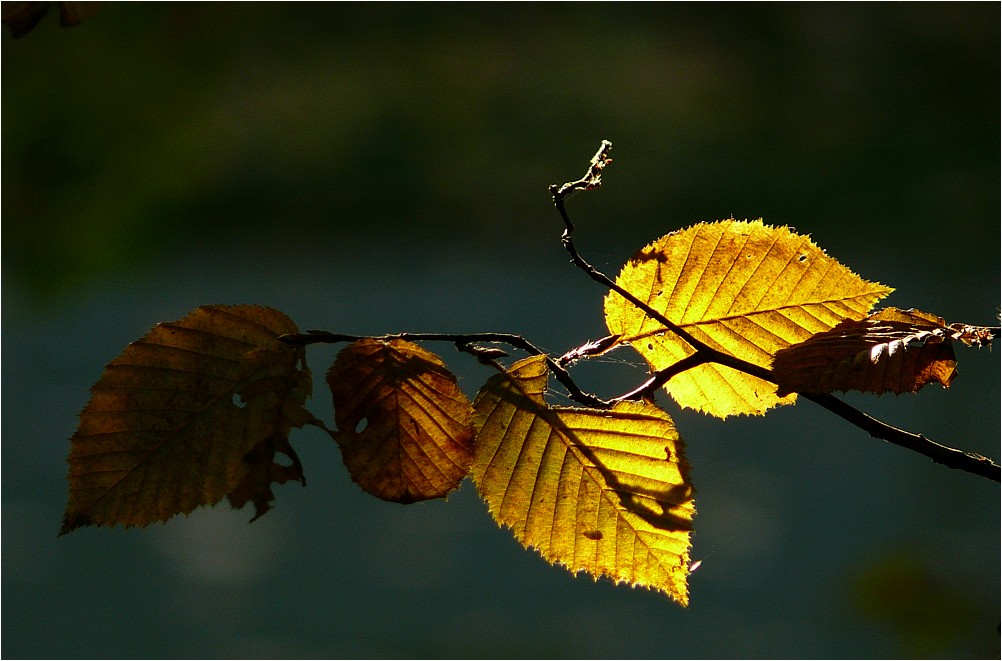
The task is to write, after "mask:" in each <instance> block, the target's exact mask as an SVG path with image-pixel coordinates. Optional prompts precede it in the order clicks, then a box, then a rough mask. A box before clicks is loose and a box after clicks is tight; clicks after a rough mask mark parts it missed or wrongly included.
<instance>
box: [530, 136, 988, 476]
mask: <svg viewBox="0 0 1002 661" xmlns="http://www.w3.org/2000/svg"><path fill="white" fill-rule="evenodd" d="M611 149H612V143H611V142H609V141H608V140H603V141H602V144H601V145H600V147H599V150H598V152H597V153H596V154H595V156H594V157H593V158H592V160H591V164H590V165H589V167H588V171H587V172H586V173H585V175H584V176H583V177H582V178H581V179H578V180H576V181H572V182H568V183H565V184H563V185H562V186H557V185H553V186H550V188H549V190H550V194H551V195H552V196H553V205H554V206H555V207H556V209H557V211H558V212H559V213H560V217H561V218H562V219H563V221H564V232H563V234H562V235H561V237H560V241H561V243H562V244H563V246H564V249H565V250H567V252H568V254H569V255H570V256H571V262H572V263H573V264H574V265H575V266H577V267H578V268H579V269H581V270H582V271H584V272H585V273H586V274H587V275H588V277H590V278H591V279H592V280H595V281H596V282H598V283H599V284H601V285H602V286H604V287H606V288H608V289H610V290H612V291H614V292H616V293H617V294H619V295H620V296H622V297H623V298H625V299H626V300H627V301H629V302H630V303H631V304H633V305H634V306H636V307H637V308H638V309H640V310H641V311H642V312H644V314H646V315H647V316H649V317H650V318H651V319H654V320H656V321H658V322H659V323H661V324H662V325H663V326H664V327H665V328H666V329H667V330H669V331H671V332H672V333H675V334H676V335H677V336H678V337H679V338H681V339H682V340H683V341H684V342H686V343H687V344H688V345H689V346H690V347H692V349H693V351H694V353H693V354H692V355H690V356H688V357H686V358H684V359H683V360H681V361H679V362H677V363H675V364H674V365H671V366H670V367H668V368H666V369H663V370H660V371H658V372H656V373H655V374H654V375H653V376H652V378H650V379H649V380H648V381H646V382H645V383H644V384H643V385H641V386H640V387H638V388H637V389H635V390H633V391H632V392H629V393H627V394H626V395H622V396H621V397H619V398H617V399H637V398H641V397H645V396H649V395H650V394H652V393H653V392H654V390H656V389H657V388H659V387H661V386H663V385H664V384H666V383H667V382H668V381H669V380H670V379H671V378H672V377H674V376H675V375H677V374H680V373H681V372H683V371H685V370H687V369H691V368H693V367H696V366H697V365H701V364H703V363H717V364H720V365H725V366H727V367H730V368H733V369H735V370H738V371H740V372H744V373H745V374H749V375H751V376H755V377H758V378H760V379H762V380H764V381H768V382H769V383H772V384H775V383H776V378H775V376H774V375H773V372H772V370H770V369H768V368H765V367H762V366H760V365H756V364H754V363H749V362H748V361H745V360H742V359H740V358H737V357H735V356H732V355H730V354H728V353H724V352H722V351H718V350H717V349H714V348H713V347H710V346H708V345H707V344H705V343H704V342H701V341H700V340H698V339H696V338H695V337H693V336H692V334H690V333H689V332H688V331H686V330H685V329H684V328H682V327H680V326H679V325H678V324H676V323H674V322H672V321H671V320H670V319H668V318H667V317H665V316H664V315H663V314H661V313H660V312H658V311H657V310H655V309H654V308H652V307H651V306H650V305H648V304H647V303H645V302H644V301H642V300H640V299H639V298H637V297H636V296H634V295H633V294H632V293H630V292H629V291H627V290H626V289H624V288H623V287H621V286H620V285H618V284H617V283H616V282H615V281H613V280H612V279H611V278H609V276H607V275H605V274H604V273H602V272H601V271H599V270H598V269H596V268H595V267H594V266H592V265H591V264H590V263H589V262H588V261H587V260H585V259H584V258H583V257H582V256H581V254H580V253H579V252H578V250H577V248H576V247H575V245H574V241H573V238H572V234H573V232H574V223H572V222H571V219H570V217H569V216H568V215H567V209H566V208H565V206H564V202H565V200H566V199H567V197H568V196H569V195H570V194H572V193H574V192H577V191H579V190H592V189H594V188H598V187H599V186H600V185H601V184H602V180H601V176H602V170H603V169H604V167H605V166H606V165H607V164H609V163H611V162H612V159H611V158H609V151H610V150H611ZM798 394H800V395H802V396H803V397H805V398H807V399H809V400H811V401H812V402H814V403H816V404H818V405H819V406H822V407H824V408H826V409H828V410H829V411H831V412H832V413H834V414H835V415H838V416H839V417H841V418H843V419H844V420H846V421H848V422H850V423H852V424H853V425H855V426H856V427H859V428H860V429H862V430H863V431H865V432H867V433H868V434H870V436H872V437H874V438H879V439H881V440H884V441H887V442H888V443H892V444H894V445H898V446H901V447H903V448H906V449H908V450H912V451H914V452H918V453H919V454H922V455H925V456H926V457H928V458H930V459H932V460H933V461H934V462H936V463H938V464H943V465H944V466H947V467H949V468H955V469H957V470H962V471H966V472H968V473H972V474H974V475H980V476H981V477H986V478H988V479H990V480H994V481H995V482H999V481H1000V477H1002V468H1000V466H999V465H998V464H997V463H995V462H994V461H992V460H991V459H989V458H987V457H983V456H981V455H979V454H974V453H967V452H962V451H961V450H957V449H954V448H950V447H947V446H945V445H940V444H939V443H935V442H933V441H931V440H930V439H928V438H926V437H925V436H923V435H921V434H913V433H912V432H908V431H904V430H902V429H898V428H897V427H892V426H891V425H888V424H886V423H884V422H881V421H880V420H877V419H876V418H873V417H871V416H869V415H867V414H866V413H864V412H862V411H860V410H859V409H857V408H855V407H853V406H851V405H849V404H846V403H845V402H843V401H842V400H840V399H838V398H836V397H835V396H833V395H831V394H827V393H826V394H810V393H806V394H805V393H798Z"/></svg>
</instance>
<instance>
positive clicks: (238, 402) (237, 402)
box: [233, 392, 247, 409]
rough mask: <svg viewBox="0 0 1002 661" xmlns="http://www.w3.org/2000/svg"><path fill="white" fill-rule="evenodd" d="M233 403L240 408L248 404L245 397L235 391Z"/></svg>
mask: <svg viewBox="0 0 1002 661" xmlns="http://www.w3.org/2000/svg"><path fill="white" fill-rule="evenodd" d="M233 405H234V406H236V407H237V408H238V409H242V408H244V407H245V406H247V402H245V401H244V398H243V397H242V396H241V395H240V393H238V392H235V393H233Z"/></svg>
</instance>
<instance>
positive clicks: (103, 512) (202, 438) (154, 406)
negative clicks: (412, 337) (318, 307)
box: [61, 305, 312, 533]
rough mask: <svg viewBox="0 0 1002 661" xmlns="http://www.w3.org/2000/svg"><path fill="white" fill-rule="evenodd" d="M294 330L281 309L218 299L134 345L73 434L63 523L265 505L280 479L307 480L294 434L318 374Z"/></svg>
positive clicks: (112, 367) (112, 366)
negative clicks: (285, 338)
mask: <svg viewBox="0 0 1002 661" xmlns="http://www.w3.org/2000/svg"><path fill="white" fill-rule="evenodd" d="M295 332H296V327H295V325H294V324H293V323H292V321H291V320H290V319H289V318H288V317H286V316H285V315H284V314H282V313H281V312H278V311H277V310H272V309H270V308H264V307H257V306H232V307H230V306H222V305H212V306H205V307H200V308H198V309H196V310H195V311H193V312H192V313H190V314H189V315H188V316H186V317H185V318H184V319H181V320H180V321H176V322H172V323H164V324H158V325H157V326H155V327H154V328H153V329H152V330H151V331H150V332H149V333H147V334H146V336H145V337H143V338H142V339H141V340H139V341H137V342H133V343H132V344H130V345H129V346H128V347H126V348H125V351H124V352H123V353H122V354H121V355H120V356H118V357H117V358H115V359H114V360H113V361H111V363H109V364H108V366H107V368H105V370H104V374H103V375H102V376H101V379H100V380H99V381H98V382H97V383H96V384H95V385H94V387H93V388H92V393H93V394H92V397H91V399H90V401H89V402H88V403H87V406H86V407H84V410H83V411H82V412H81V414H80V424H79V426H78V427H77V431H76V433H75V434H74V435H73V438H72V439H71V444H70V455H69V459H68V461H69V464H70V472H69V485H70V493H69V502H68V504H67V506H66V515H65V517H64V519H63V527H62V531H61V532H62V533H66V532H69V531H71V530H73V529H74V528H77V527H79V526H82V525H88V524H94V525H114V524H123V525H126V526H133V525H139V526H142V525H146V524H148V523H151V522H154V521H165V520H166V519H168V518H170V517H171V516H173V515H175V514H178V513H184V514H187V513H188V512H191V511H192V510H193V509H195V507H197V506H199V505H213V504H215V503H217V502H219V500H220V499H222V498H223V496H228V497H229V499H230V501H231V503H232V504H233V506H234V507H238V508H239V507H241V506H243V505H244V504H245V503H246V502H248V501H253V502H254V504H255V507H256V510H257V511H256V516H255V518H257V516H260V515H261V514H264V512H265V511H267V510H268V508H269V507H270V504H269V501H271V500H272V499H273V498H274V494H273V493H272V492H271V488H270V485H271V483H272V482H278V483H283V482H286V481H288V480H292V479H295V480H300V481H302V480H303V472H302V467H301V465H300V464H299V459H298V458H297V457H296V454H295V452H294V451H293V449H292V447H291V446H290V445H289V443H288V433H289V429H290V427H291V426H301V425H302V424H303V423H304V422H305V421H307V420H309V419H311V417H312V416H310V415H309V413H308V412H307V411H306V410H305V409H304V408H303V406H302V404H303V402H304V401H305V400H306V398H307V397H309V394H310V389H311V381H310V374H309V371H308V370H307V369H306V366H305V362H303V359H302V351H301V350H299V349H296V348H295V347H292V346H290V345H288V344H285V343H283V342H281V341H279V340H278V339H277V338H278V336H279V335H283V334H285V333H295ZM278 452H281V453H283V454H285V455H286V456H287V457H288V458H289V459H290V460H291V462H292V464H291V465H288V466H284V465H281V464H278V463H276V462H275V461H274V459H275V455H276V453H278Z"/></svg>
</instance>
